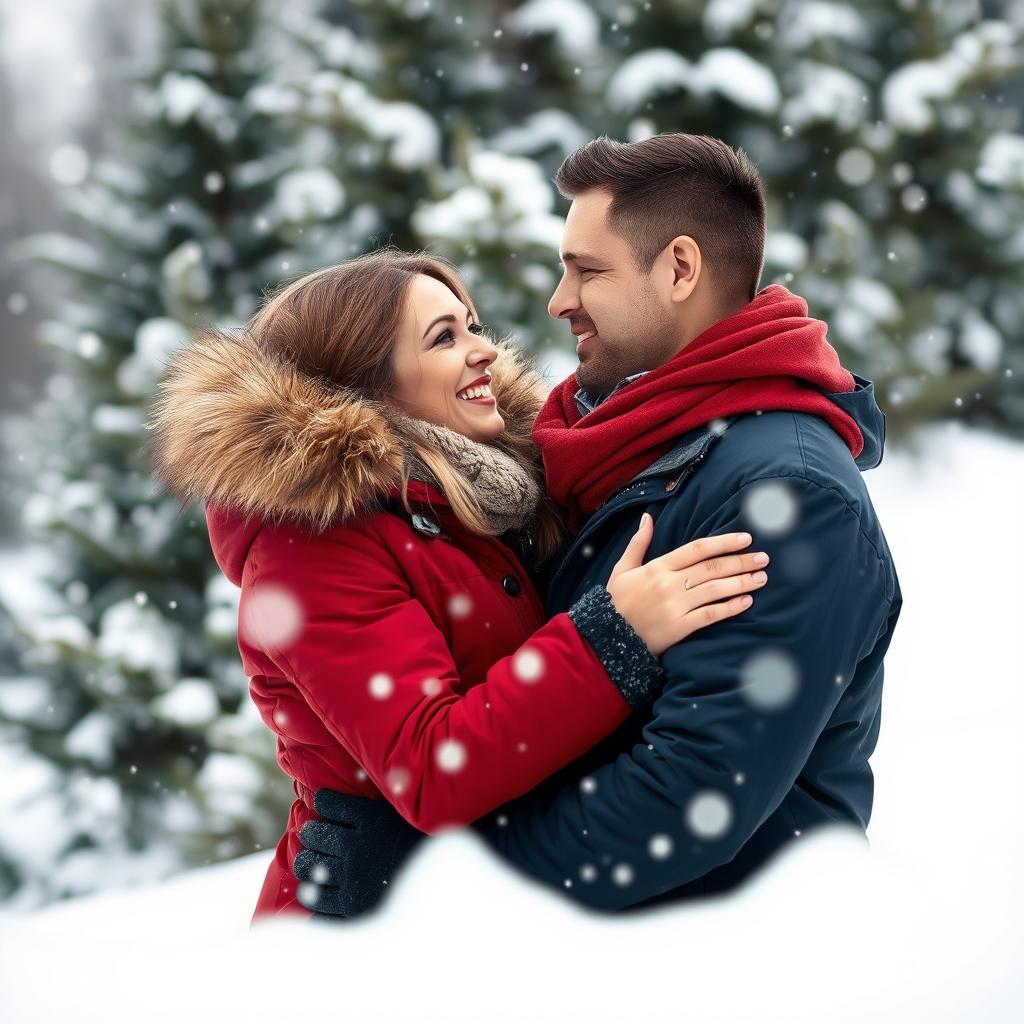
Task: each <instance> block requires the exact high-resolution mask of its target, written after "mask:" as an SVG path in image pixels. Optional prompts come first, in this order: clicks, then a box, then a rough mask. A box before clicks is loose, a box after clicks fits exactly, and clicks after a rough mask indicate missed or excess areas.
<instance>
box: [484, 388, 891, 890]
mask: <svg viewBox="0 0 1024 1024" xmlns="http://www.w3.org/2000/svg"><path fill="white" fill-rule="evenodd" d="M855 381H856V390H855V391H853V392H850V393H848V394H847V393H837V394H830V395H829V397H830V398H831V399H832V400H833V401H834V402H835V403H836V404H837V405H839V406H840V407H842V408H843V409H844V410H845V411H846V412H848V413H849V414H850V415H851V416H853V417H854V418H855V419H856V421H857V423H858V425H859V426H860V429H861V431H862V433H863V435H864V450H863V452H862V453H861V455H860V456H859V457H858V458H857V460H856V461H854V459H853V458H852V457H851V455H850V451H849V449H848V448H847V447H846V445H845V444H844V442H843V441H842V440H841V438H840V437H839V436H838V435H837V434H836V433H835V432H834V431H833V430H832V429H831V428H830V427H829V426H828V424H827V423H826V422H825V421H824V420H823V419H821V418H820V417H817V416H814V415H811V414H807V413H792V412H774V411H772V412H765V413H762V414H756V413H752V414H745V415H739V416H734V417H730V418H728V419H726V420H724V421H717V422H716V423H715V424H714V425H713V426H712V425H709V426H705V427H700V428H698V429H696V430H693V431H690V432H688V433H687V434H685V435H684V436H682V437H681V438H680V440H679V443H678V444H677V445H675V446H674V448H673V449H672V450H671V451H670V452H668V453H667V454H666V455H665V456H663V457H662V458H660V459H659V460H657V461H656V462H655V463H653V464H652V465H651V466H649V467H648V468H647V469H646V470H645V471H643V472H642V473H640V474H638V475H637V476H636V477H635V478H634V479H633V481H631V482H630V483H629V484H627V485H626V486H625V487H624V488H622V489H621V490H620V491H618V492H617V493H616V494H614V495H612V496H611V498H610V499H609V500H608V501H607V502H606V503H605V504H604V505H603V506H602V507H601V508H600V509H598V510H597V511H596V512H595V513H594V514H593V515H591V516H590V517H589V519H587V521H586V522H585V524H584V525H583V528H582V529H581V531H580V533H579V534H578V535H577V536H576V537H575V538H574V539H573V540H572V541H571V542H570V543H569V544H568V545H567V546H566V548H564V549H563V552H562V553H561V554H560V556H559V558H558V559H556V562H557V564H556V565H555V567H554V569H553V571H552V572H550V574H549V577H548V581H547V582H548V611H549V613H550V614H552V615H553V614H555V613H557V612H560V611H565V610H567V609H568V608H569V606H570V605H571V604H572V603H573V602H574V601H575V600H576V599H577V598H578V597H579V596H581V595H582V594H583V593H584V592H585V591H586V590H588V589H589V588H590V587H592V586H594V585H595V584H597V583H601V584H604V583H606V582H607V580H608V577H609V576H610V575H611V571H612V568H613V567H614V565H615V563H616V562H617V561H618V559H619V557H620V556H621V555H622V552H623V550H624V549H625V547H626V544H627V543H628V541H629V540H630V538H631V537H632V536H633V534H634V533H635V531H636V529H637V526H638V525H639V521H640V515H641V513H642V512H644V511H647V512H650V513H651V515H652V516H653V517H654V519H655V530H654V538H653V541H652V542H651V545H650V548H649V551H648V555H647V558H648V559H650V558H653V557H656V556H658V555H661V554H664V553H665V552H666V551H670V550H671V549H673V548H675V547H677V546H679V545H680V544H684V543H686V542H687V541H691V540H694V539H696V538H698V537H705V536H709V535H712V534H720V533H727V532H733V531H740V530H745V531H747V532H749V533H751V534H752V536H753V538H754V540H753V544H752V545H751V546H750V547H749V548H747V549H745V550H748V551H755V550H765V551H767V552H768V554H769V555H770V556H771V562H770V563H769V565H768V567H767V571H768V582H767V584H766V585H765V586H763V587H762V588H761V589H760V590H757V591H755V592H754V594H753V597H754V603H753V605H752V606H751V607H750V608H749V609H747V610H746V611H744V612H742V613H741V614H739V615H738V616H735V617H733V618H730V619H726V620H725V621H723V622H719V623H716V624H714V625H712V626H709V627H706V628H704V629H701V630H699V631H698V632H696V633H694V634H692V635H691V636H689V637H687V638H686V639H685V640H683V641H682V642H680V643H678V644H676V645H674V646H673V647H671V648H669V649H668V650H667V651H665V652H664V654H663V655H662V656H661V665H662V668H663V670H664V674H665V684H664V688H663V690H662V692H661V694H660V696H658V698H657V699H656V700H655V701H654V703H653V705H652V704H648V705H647V706H646V707H644V708H641V709H639V710H638V711H637V712H636V713H634V715H633V716H632V717H631V718H630V719H629V720H628V721H627V722H626V723H625V724H624V725H623V726H622V727H621V728H620V729H619V730H618V731H617V732H616V733H614V734H613V735H612V736H610V737H609V738H608V739H606V740H605V741H603V742H602V743H600V744H599V745H598V746H597V747H595V748H594V749H593V750H591V751H590V752H589V753H588V754H587V755H585V756H584V757H583V758H580V759H578V760H577V761H575V762H573V763H572V764H571V765H569V766H568V767H567V768H565V769H563V770H562V771H560V772H558V773H557V774H556V775H554V776H552V777H551V778H550V779H548V780H547V781H546V782H545V783H543V784H542V785H541V786H539V787H537V788H536V789H534V790H532V791H531V792H530V793H528V794H526V795H525V796H523V797H520V798H518V799H517V800H515V801H512V802H511V803H508V804H506V805H505V806H503V807H501V808H499V809H498V810H497V811H496V812H495V813H494V814H491V815H488V816H487V817H486V818H484V819H482V820H481V821H480V822H478V823H476V825H475V826H474V827H475V828H476V829H477V830H478V831H480V832H481V833H482V834H483V835H484V837H485V838H486V839H487V841H488V842H489V843H490V844H492V845H493V846H494V848H495V849H496V850H497V851H498V852H499V853H500V854H501V855H502V856H503V857H504V858H506V859H507V860H509V861H511V862H512V863H513V864H514V865H516V866H518V867H519V868H521V869H522V870H523V871H525V872H527V873H528V874H529V875H531V876H533V877H534V878H536V879H538V880H540V881H542V882H545V883H548V884H550V885H551V886H553V887H555V888H556V889H558V890H559V891H560V892H563V893H565V894H566V895H567V896H569V897H570V898H573V899H576V900H578V901H579V902H581V903H583V904H585V905H587V906H591V907H595V908H601V909H607V910H612V909H621V908H624V907H627V906H646V905H650V904H652V903H657V902H662V901H664V900H678V899H684V898H687V897H691V896H700V895H704V894H710V893H717V892H723V891H726V890H729V889H731V888H733V887H734V886H736V885H737V884H738V883H739V882H741V881H742V880H743V879H745V878H746V877H747V876H749V875H750V873H751V872H752V871H754V870H755V869H756V868H757V867H758V866H760V865H761V864H763V863H764V862H765V861H766V860H767V859H768V858H769V857H770V856H771V855H772V854H773V853H774V852H775V851H776V850H778V849H779V848H780V847H781V846H783V845H784V844H785V843H787V842H789V841H792V840H794V839H795V838H796V837H799V836H801V835H806V834H807V832H809V831H810V830H811V829H813V828H814V827H815V826H818V825H822V824H827V823H846V824H849V825H851V826H853V827H854V828H856V829H861V830H863V829H865V828H866V827H867V824H868V820H869V818H870V815H871V803H872V796H873V779H872V773H871V768H870V766H869V764H868V758H869V757H870V755H871V753H872V751H873V750H874V748H875V743H876V740H877V737H878V730H879V715H880V709H881V699H882V678H883V664H882V659H883V656H884V655H885V652H886V650H887V648H888V646H889V642H890V640H891V638H892V632H893V627H894V626H895V624H896V620H897V618H898V616H899V612H900V607H901V604H902V596H901V593H900V586H899V581H898V579H897V576H896V570H895V566H894V564H893V560H892V556H891V554H890V552H889V547H888V544H887V543H886V540H885V536H884V535H883V533H882V528H881V526H880V524H879V522H878V518H877V516H876V515H875V510H874V508H873V507H872V505H871V500H870V498H869V497H868V492H867V490H866V489H865V487H864V483H863V480H862V478H861V471H862V470H866V469H871V468H872V467H874V466H876V465H878V463H879V462H880V461H881V458H882V451H883V445H884V440H885V417H884V415H883V414H882V412H881V410H880V409H879V407H878V405H877V403H876V402H875V398H874V387H873V385H872V384H871V382H869V381H867V380H865V379H863V378H861V377H856V375H855Z"/></svg>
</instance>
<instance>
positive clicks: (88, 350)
mask: <svg viewBox="0 0 1024 1024" xmlns="http://www.w3.org/2000/svg"><path fill="white" fill-rule="evenodd" d="M159 10H160V17H159V21H160V24H159V29H160V31H159V33H158V39H157V41H156V43H155V45H154V47H153V52H152V54H151V55H150V56H149V57H147V58H146V59H145V60H144V62H143V64H142V65H141V66H140V67H137V68H134V69H128V71H127V72H126V75H125V77H126V80H127V81H128V84H129V87H130V90H131V96H132V100H133V102H132V104H131V114H130V118H129V121H130V123H128V124H118V125H116V126H114V127H113V128H112V134H111V137H110V139H109V140H108V143H107V145H106V147H105V154H104V155H103V156H102V158H101V159H98V160H96V161H95V163H94V167H93V169H92V171H91V172H90V174H89V175H88V177H87V178H86V180H85V181H84V183H83V184H81V185H80V186H78V187H76V188H72V189H68V190H66V192H65V194H64V195H63V196H62V199H63V203H64V205H65V206H66V208H67V209H68V210H69V211H70V213H71V214H72V215H73V216H74V218H75V219H76V221H77V223H78V224H79V226H80V228H79V230H78V231H77V232H76V237H68V236H63V235H46V236H36V237H33V238H29V239H27V240H25V241H24V242H23V243H22V244H21V245H20V247H19V252H18V255H20V256H22V257H25V258H26V259H28V260H30V261H32V262H34V264H36V265H38V263H39V262H44V263H46V264H49V265H50V266H52V267H55V268H59V270H61V271H62V272H63V273H64V274H66V275H67V279H68V281H69V288H68V290H67V295H66V297H65V296H62V297H61V301H60V302H59V304H55V305H54V306H53V315H52V317H51V318H50V319H49V320H48V321H47V322H46V323H45V324H44V327H43V331H42V339H41V340H42V341H43V343H44V344H45V345H46V347H47V348H48V349H49V351H50V352H51V353H52V358H53V362H54V370H53V373H52V375H51V377H50V378H49V381H48V384H47V388H46V397H45V399H44V401H43V402H42V403H41V405H40V406H39V407H38V410H37V411H36V414H35V416H34V418H33V419H32V422H31V425H30V430H29V431H26V432H23V434H22V436H21V440H20V447H19V454H21V455H22V456H23V459H24V465H26V466H27V467H29V468H30V471H31V473H32V476H33V484H34V492H35V493H34V496H33V497H32V499H31V501H30V502H29V503H28V505H27V506H26V508H25V510H24V518H25V521H26V525H27V527H28V528H29V529H30V531H31V534H32V535H33V536H35V537H36V538H37V539H38V540H39V541H41V544H42V546H43V547H44V549H45V550H46V551H47V552H48V553H49V556H50V563H51V564H50V568H49V572H48V576H47V580H46V582H47V585H48V588H49V589H48V592H47V595H46V597H47V600H45V601H43V602H41V603H39V602H37V606H36V607H33V608H29V607H28V606H22V607H19V606H18V603H17V602H14V603H13V605H12V604H11V603H9V604H8V607H7V608H6V609H5V610H6V612H7V614H8V615H9V616H10V617H11V619H12V620H13V622H14V623H15V626H16V629H17V633H18V636H19V641H20V648H21V651H22V659H21V661H22V663H21V670H22V673H23V676H24V678H23V679H21V680H20V681H17V682H15V681H13V680H12V681H5V682H4V684H3V686H4V691H5V692H4V698H5V699H4V700H3V701H2V702H0V707H2V717H0V721H2V722H3V723H4V724H5V725H6V730H7V732H8V733H10V734H11V735H14V736H16V737H17V739H18V741H19V742H20V743H21V744H23V746H24V751H25V759H26V763H28V762H29V761H31V763H32V764H33V765H34V766H35V770H34V773H33V774H31V775H30V777H27V779H26V780H23V781H24V785H23V786H22V787H21V793H22V798H21V803H20V808H19V809H20V812H21V813H13V812H12V813H8V814H6V815H5V818H4V822H3V825H2V827H0V858H2V859H3V860H4V861H5V869H4V871H3V872H0V885H3V886H4V887H6V888H8V889H10V888H18V889H19V890H20V893H19V898H20V899H22V900H24V901H26V902H33V901H36V900H41V899H48V898H54V897H59V896H63V895H66V894H70V893H75V892H80V891H85V890H88V889H91V888H94V887H96V886H98V885H103V884H108V883H112V882H123V881H130V880H132V879H133V878H142V877H153V876H155V875H158V874H162V873H165V872H167V871H170V870H173V869H175V868H176V867H178V866H182V865H185V864H190V863H203V862H208V861H210V860H215V859H223V858H226V857H230V856H234V855H237V854H238V853H241V852H246V851H251V850H252V849H254V848H258V847H259V846H261V845H265V844H267V843H269V842H274V841H276V839H277V837H278V836H279V834H280V830H281V827H282V825H283V821H284V812H285V809H286V807H287V804H288V802H289V801H290V791H289V789H288V786H287V784H286V781H285V779H284V777H283V776H282V775H281V773H280V771H279V770H278V769H277V768H276V766H275V765H274V764H273V754H274V750H273V743H272V739H271V736H270V734H269V732H268V731H267V730H266V728H265V727H264V726H263V724H262V722H260V721H259V718H258V715H257V714H256V712H255V709H254V707H253V705H252V703H251V701H250V700H249V698H248V695H247V680H246V678H245V676H244V675H243V673H242V668H241V663H240V659H239V656H238V651H237V647H236V608H237V592H236V591H235V589H234V588H233V587H232V586H231V585H230V584H229V583H228V582H227V581H226V580H225V579H224V578H223V577H222V576H221V574H220V573H219V571H218V570H217V568H216V566H215V564H214V563H213V560H212V557H211V554H210V550H209V544H208V541H207V539H206V534H205V529H204V525H203V522H202V517H201V512H200V510H199V509H197V508H187V509H185V510H181V509H180V508H179V505H178V503H177V502H176V501H174V500H172V499H170V498H168V497H167V496H165V495H164V494H162V493H161V492H160V491H159V490H158V488H157V486H156V485H155V483H154V481H153V479H152V477H151V474H150V468H151V467H150V463H149V452H148V449H149V445H148V437H147V434H146V431H145V429H144V420H145V414H146V408H147V405H148V403H149V402H150V401H151V399H152V397H153V393H154V385H155V382H156V380H157V378H158V376H159V374H160V372H161V371H162V367H163V365H164V362H165V359H166V357H167V355H168V354H169V353H170V352H171V351H172V350H173V349H175V348H176V347H177V346H179V345H181V344H182V343H183V342H185V341H186V339H187V338H188V335H189V331H190V329H191V328H193V327H194V326H195V325H197V324H199V323H203V322H207V321H216V322H231V323H237V322H239V321H241V320H243V319H244V318H245V317H247V316H248V315H249V314H250V313H251V312H252V310H253V309H254V308H255V307H256V305H257V303H258V301H259V298H260V295H261V293H262V292H263V291H264V290H265V289H266V288H267V287H268V286H272V285H274V284H276V283H277V282H278V281H279V280H280V279H281V278H283V277H290V276H293V275H295V274H296V273H299V272H303V271H305V270H306V269H309V268H311V267H313V266H317V265H320V264H321V263H322V262H323V259H322V256H321V254H320V253H319V252H318V251H316V243H315V241H310V240H309V235H308V232H307V230H306V229H307V227H308V225H309V224H310V223H313V222H318V221H329V220H331V218H335V217H341V216H342V214H341V211H342V208H343V189H342V187H341V185H340V184H339V183H338V182H337V181H336V180H335V179H334V178H333V176H332V175H331V174H330V172H329V171H326V170H324V169H322V168H319V167H317V166H316V163H315V161H316V154H315V153H313V154H311V153H310V152H309V150H308V149H307V148H306V145H305V139H304V136H303V134H302V133H301V132H299V131H297V130H293V129H291V128H290V127H289V124H288V121H287V120H286V119H281V118H274V117H269V116H267V115H266V114H265V113H263V112H261V110H260V109H259V104H258V103H256V102H255V99H256V98H258V95H259V90H261V89H262V88H264V87H265V86H266V84H267V76H268V75H270V74H272V73H273V71H274V69H275V67H276V66H277V64H278V62H279V61H284V62H285V63H288V62H289V61H290V60H291V59H292V58H293V56H294V55H293V54H291V53H286V52H282V49H281V48H282V45H283V37H282V36H281V35H280V33H277V32H276V31H269V30H268V24H267V11H266V9H265V6H264V4H263V3H262V0H167V2H164V3H162V4H161V6H160V9H159ZM30 265H31V263H30ZM48 298H49V297H48V296H41V297H40V299H41V300H46V299H48ZM40 605H41V606H40ZM8 810H10V809H8Z"/></svg>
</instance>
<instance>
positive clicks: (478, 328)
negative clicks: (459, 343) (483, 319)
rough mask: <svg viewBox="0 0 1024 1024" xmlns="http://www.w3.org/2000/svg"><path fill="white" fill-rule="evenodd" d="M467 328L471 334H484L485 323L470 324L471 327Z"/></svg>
mask: <svg viewBox="0 0 1024 1024" xmlns="http://www.w3.org/2000/svg"><path fill="white" fill-rule="evenodd" d="M466 329H467V330H468V331H469V333H470V334H483V333H484V325H483V324H476V323H474V324H470V325H469V327H467V328H466Z"/></svg>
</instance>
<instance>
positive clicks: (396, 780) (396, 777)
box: [384, 768, 412, 796]
mask: <svg viewBox="0 0 1024 1024" xmlns="http://www.w3.org/2000/svg"><path fill="white" fill-rule="evenodd" d="M410 782H412V773H411V772H410V771H409V769H408V768H392V769H391V770H390V771H389V772H388V773H387V775H386V776H385V777H384V785H386V786H387V787H388V789H389V790H391V792H392V793H394V794H395V796H400V795H401V794H402V793H404V792H405V791H406V790H407V789H408V788H409V783H410Z"/></svg>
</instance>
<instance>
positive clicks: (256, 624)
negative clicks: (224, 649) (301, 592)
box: [238, 583, 303, 647]
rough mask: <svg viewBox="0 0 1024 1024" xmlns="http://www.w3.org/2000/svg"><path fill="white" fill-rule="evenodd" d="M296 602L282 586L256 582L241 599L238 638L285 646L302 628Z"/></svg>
mask: <svg viewBox="0 0 1024 1024" xmlns="http://www.w3.org/2000/svg"><path fill="white" fill-rule="evenodd" d="M302 621H303V617H302V609H301V607H300V606H299V602H298V601H297V600H296V599H295V597H294V596H293V595H292V594H291V592H290V591H288V590H286V589H285V588H284V587H282V586H278V585H277V584H274V583H263V584H257V585H256V586H254V587H253V588H252V590H251V591H250V592H249V594H248V596H247V597H246V598H245V599H244V600H243V601H242V603H241V606H240V608H239V615H238V629H239V633H240V634H241V636H242V639H244V640H246V641H248V642H249V643H252V644H254V645H256V646H260V647H262V646H268V647H286V646H287V645H288V644H289V643H291V641H292V640H294V639H295V637H296V636H298V634H299V630H301V629H302Z"/></svg>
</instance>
